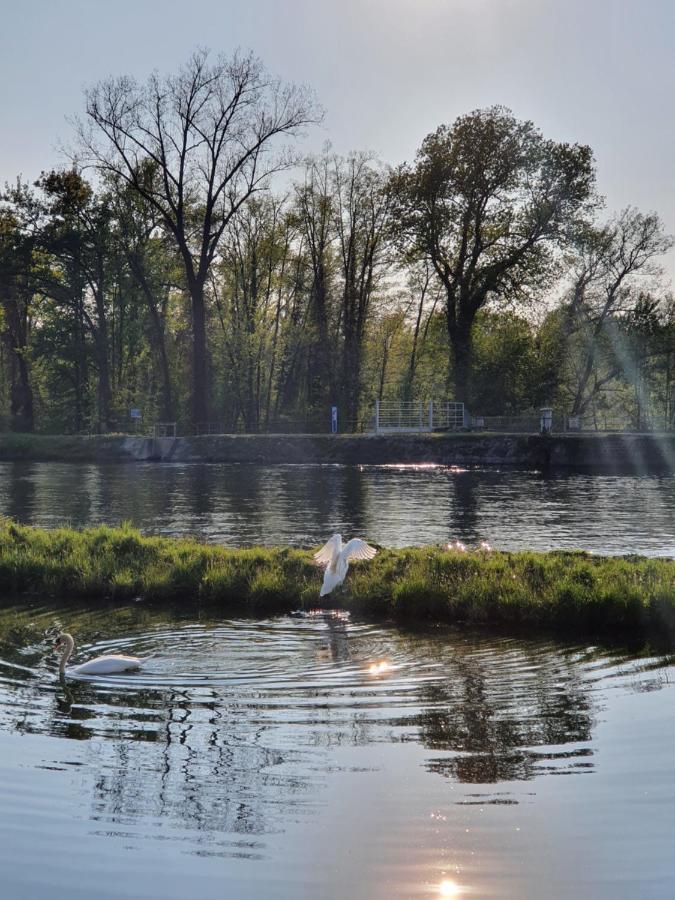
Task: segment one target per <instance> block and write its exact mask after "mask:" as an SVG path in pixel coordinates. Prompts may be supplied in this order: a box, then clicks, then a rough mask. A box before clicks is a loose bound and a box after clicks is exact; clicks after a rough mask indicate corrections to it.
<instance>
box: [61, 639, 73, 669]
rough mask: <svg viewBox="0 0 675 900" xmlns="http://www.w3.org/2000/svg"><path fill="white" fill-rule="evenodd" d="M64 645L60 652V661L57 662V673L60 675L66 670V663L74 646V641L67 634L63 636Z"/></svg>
mask: <svg viewBox="0 0 675 900" xmlns="http://www.w3.org/2000/svg"><path fill="white" fill-rule="evenodd" d="M64 643H65V646H64V648H63V650H62V651H61V661H60V662H59V672H60V673H61V674H62V675H63V673H64V672H65V670H66V663H67V662H68V660H69V659H70V657H71V655H72V652H73V648H74V646H75V641H74V640H73V639H72V637H71V636H70V635H69V634H67V635H64Z"/></svg>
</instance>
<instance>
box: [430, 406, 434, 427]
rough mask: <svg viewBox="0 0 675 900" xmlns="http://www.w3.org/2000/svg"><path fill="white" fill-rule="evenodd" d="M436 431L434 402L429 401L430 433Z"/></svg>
mask: <svg viewBox="0 0 675 900" xmlns="http://www.w3.org/2000/svg"><path fill="white" fill-rule="evenodd" d="M433 430H434V401H433V400H430V401H429V431H433Z"/></svg>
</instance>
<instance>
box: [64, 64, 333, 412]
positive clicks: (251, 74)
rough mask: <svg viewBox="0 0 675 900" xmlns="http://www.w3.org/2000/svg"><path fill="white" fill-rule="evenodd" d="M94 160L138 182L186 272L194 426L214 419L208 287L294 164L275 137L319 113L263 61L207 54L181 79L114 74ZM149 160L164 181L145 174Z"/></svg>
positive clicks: (97, 109) (96, 120)
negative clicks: (248, 211) (229, 246)
mask: <svg viewBox="0 0 675 900" xmlns="http://www.w3.org/2000/svg"><path fill="white" fill-rule="evenodd" d="M86 113H87V118H86V120H85V121H84V122H80V123H79V127H78V132H79V140H80V144H81V147H82V149H83V152H84V155H85V160H87V161H89V162H90V163H91V164H93V165H94V166H96V167H97V168H98V169H100V170H102V171H104V172H109V173H113V174H114V175H115V176H116V177H117V178H121V179H123V180H124V181H126V182H128V183H129V184H131V185H132V186H133V187H134V188H135V189H136V190H137V191H138V192H139V194H141V196H142V197H143V198H144V199H145V200H146V201H147V202H149V203H150V204H152V206H154V208H155V209H156V210H157V213H158V215H159V216H160V218H161V220H162V223H163V225H164V227H165V228H166V230H167V231H168V233H169V234H170V235H172V237H173V239H174V240H175V242H176V246H177V248H178V252H179V255H180V258H181V260H182V263H183V266H184V268H185V280H186V284H187V289H188V291H189V294H190V300H191V315H192V403H191V415H192V419H193V421H194V422H195V423H196V422H200V421H204V420H206V419H207V418H208V408H209V404H208V388H209V384H208V362H207V347H206V309H205V293H204V288H205V285H206V282H207V278H208V276H209V270H210V267H211V265H212V263H213V260H214V258H215V256H216V253H217V249H218V244H219V242H220V239H221V237H222V235H223V232H224V230H225V228H226V227H227V224H228V223H229V221H230V220H231V218H232V216H233V215H235V213H236V212H237V210H238V209H239V208H240V207H241V205H242V203H244V202H245V201H246V199H247V198H248V197H250V196H251V195H252V194H254V193H255V192H257V191H258V190H260V189H261V188H262V187H264V186H265V185H266V183H267V182H268V180H269V178H270V176H271V175H272V174H273V173H275V172H278V171H280V170H282V169H284V168H286V167H287V166H288V165H290V164H291V161H292V157H291V156H290V154H289V153H288V152H283V150H282V149H280V150H279V151H278V152H273V151H274V150H275V148H276V145H277V141H276V139H277V138H279V137H282V136H290V135H296V134H298V132H299V131H300V130H301V129H302V128H303V127H304V126H306V125H307V124H309V123H311V122H315V121H317V120H318V118H319V113H318V111H317V108H316V106H315V104H314V101H313V98H312V96H311V95H310V93H309V92H308V90H307V89H306V88H303V87H297V86H294V85H284V84H282V83H281V82H279V81H276V80H273V79H271V78H270V77H269V75H268V74H267V73H266V71H265V69H264V68H263V66H262V64H261V63H260V61H259V60H258V59H256V58H255V57H254V56H252V55H250V54H248V55H241V54H238V53H237V54H235V55H234V56H233V57H231V58H226V57H224V56H219V57H218V58H217V59H216V61H215V62H214V63H210V62H209V59H208V53H207V52H206V51H205V50H199V51H197V52H196V53H194V54H193V56H192V57H191V58H190V60H189V61H188V63H187V65H186V66H185V67H184V68H183V69H181V70H180V72H179V73H178V74H177V75H175V76H169V77H160V76H159V75H157V74H153V75H152V76H151V77H150V79H149V80H148V81H147V83H146V84H144V85H140V84H138V83H137V82H136V81H135V80H134V79H132V78H128V77H121V78H113V79H108V80H105V81H102V82H99V83H98V84H97V85H95V86H94V87H92V88H91V89H89V90H88V91H87V92H86ZM148 161H152V163H154V165H155V166H156V169H157V176H156V178H155V179H153V180H152V181H150V182H148V180H147V179H146V178H144V177H143V173H144V172H145V171H147V170H146V168H145V166H146V165H147V162H148Z"/></svg>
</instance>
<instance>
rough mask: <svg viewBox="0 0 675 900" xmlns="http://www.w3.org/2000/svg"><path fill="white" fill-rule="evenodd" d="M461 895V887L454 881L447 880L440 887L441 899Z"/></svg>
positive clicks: (439, 894)
mask: <svg viewBox="0 0 675 900" xmlns="http://www.w3.org/2000/svg"><path fill="white" fill-rule="evenodd" d="M459 894H460V888H459V885H458V884H456V882H454V881H448V880H447V879H445V880H443V881H441V883H440V884H439V885H438V896H439V897H459Z"/></svg>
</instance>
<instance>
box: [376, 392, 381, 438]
mask: <svg viewBox="0 0 675 900" xmlns="http://www.w3.org/2000/svg"><path fill="white" fill-rule="evenodd" d="M379 433H380V401H379V398H378V399H377V400H375V434H379Z"/></svg>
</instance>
